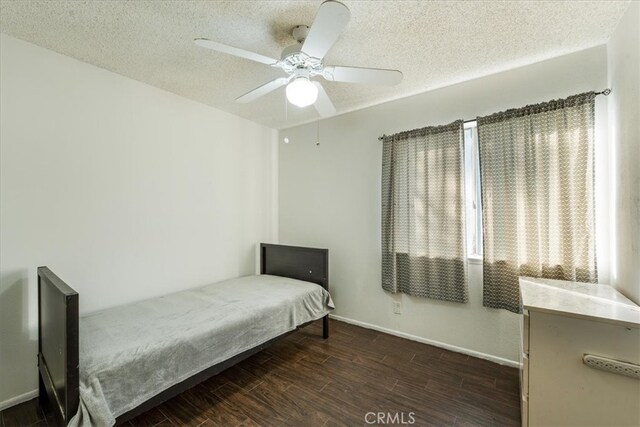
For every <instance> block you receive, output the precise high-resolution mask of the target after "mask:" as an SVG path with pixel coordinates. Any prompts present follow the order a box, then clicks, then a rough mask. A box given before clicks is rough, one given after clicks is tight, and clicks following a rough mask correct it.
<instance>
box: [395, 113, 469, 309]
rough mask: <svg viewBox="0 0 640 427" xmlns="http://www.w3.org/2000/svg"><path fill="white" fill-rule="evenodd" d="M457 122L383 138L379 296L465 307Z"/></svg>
mask: <svg viewBox="0 0 640 427" xmlns="http://www.w3.org/2000/svg"><path fill="white" fill-rule="evenodd" d="M463 127H464V126H463V122H462V120H460V121H456V122H454V123H451V124H449V125H446V126H437V127H427V128H424V129H417V130H412V131H408V132H403V133H399V134H396V135H392V136H387V137H385V138H384V141H383V156H382V288H383V289H384V290H386V291H389V292H393V293H397V292H403V293H406V294H409V295H415V296H420V297H426V298H433V299H439V300H446V301H455V302H467V300H468V292H467V274H466V262H465V261H466V260H465V248H464V245H465V236H464V230H465V226H464V212H465V210H464V176H463V173H464V129H463Z"/></svg>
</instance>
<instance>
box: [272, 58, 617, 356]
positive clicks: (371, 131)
mask: <svg viewBox="0 0 640 427" xmlns="http://www.w3.org/2000/svg"><path fill="white" fill-rule="evenodd" d="M606 83H607V76H606V49H605V47H604V46H600V47H596V48H592V49H589V50H586V51H582V52H578V53H575V54H571V55H567V56H564V57H560V58H556V59H552V60H549V61H545V62H541V63H537V64H534V65H530V66H527V67H523V68H518V69H515V70H511V71H507V72H504V73H500V74H496V75H492V76H488V77H484V78H480V79H477V80H473V81H469V82H465V83H461V84H457V85H454V86H450V87H446V88H442V89H438V90H434V91H430V92H427V93H423V94H420V95H416V96H412V97H409V98H404V99H400V100H396V101H392V102H389V103H386V104H382V105H378V106H374V107H371V108H367V109H364V110H360V111H356V112H352V113H348V114H344V115H341V116H337V117H333V118H329V119H326V120H323V121H321V122H320V135H321V145H320V146H318V147H317V146H316V145H315V144H314V142H315V139H316V137H315V135H316V124H315V123H312V124H307V125H302V126H298V127H295V128H291V129H286V130H282V131H280V133H279V137H280V140H282V139H283V138H284V137H288V138H289V139H290V141H291V142H290V143H289V144H282V142H281V143H280V144H281V145H280V150H279V158H280V161H279V201H280V208H279V215H280V242H282V243H290V244H300V245H309V246H320V247H327V248H329V253H330V272H331V273H330V274H331V276H330V287H331V293H332V295H333V296H334V299H335V303H336V307H337V309H336V312H335V313H336V315H339V316H343V317H346V318H350V319H353V320H356V321H359V322H365V323H368V324H371V325H374V326H375V327H378V328H387V329H391V330H394V331H398V332H401V333H405V334H411V335H414V336H416V337H418V338H420V339H424V340H432V341H438V342H441V343H444V344H447V345H449V346H457V347H460V348H462V349H466V350H468V351H471V352H479V353H483V354H485V355H489V356H493V357H494V358H502V359H507V360H510V361H515V360H517V359H518V349H519V344H518V339H519V338H518V337H519V326H518V319H519V317H518V316H517V315H515V314H513V313H510V312H507V311H504V310H494V309H489V308H485V307H482V266H481V265H477V264H472V265H470V267H469V288H470V301H469V303H468V304H456V303H447V302H439V301H434V300H428V299H420V298H413V297H409V296H406V295H398V296H393V295H391V294H388V293H385V292H384V291H383V290H382V289H381V286H380V258H381V252H380V240H381V238H380V215H381V214H380V197H381V195H380V192H381V190H380V176H381V157H382V145H381V143H380V142H378V139H377V138H378V136H379V135H382V134H383V133H387V134H391V133H394V132H398V131H402V130H407V129H413V128H417V127H422V126H426V125H437V124H445V123H449V122H451V121H453V120H455V119H460V118H463V119H471V118H474V117H476V116H477V115H485V114H489V113H493V112H497V111H500V110H503V109H506V108H509V107H520V106H524V105H526V104H530V103H535V102H542V101H547V100H550V99H554V98H559V97H565V96H569V95H573V94H576V93H580V92H584V91H590V90H601V89H604V87H605V86H606ZM606 104H607V103H606V99H605V98H604V97H601V96H600V97H598V98H597V105H596V108H597V125H596V126H597V132H598V141H597V149H596V150H597V153H596V155H597V162H598V165H597V167H598V171H599V172H598V173H599V176H598V179H597V192H598V197H599V200H601V201H604V203H598V208H597V209H598V210H597V216H598V224H599V225H598V237H599V242H598V245H599V250H598V256H599V261H598V264H599V267H600V277H601V280H602V281H604V282H608V279H609V271H608V259H607V258H608V252H609V246H608V245H609V242H608V240H607V237H608V233H607V232H606V225H607V224H608V220H609V219H608V208H607V206H608V203H607V202H606V201H607V197H608V195H607V194H606V191H607V189H608V181H607V170H606V168H607V164H608V159H607V150H606V118H607V114H606ZM396 299H397V300H400V301H402V305H403V313H402V314H401V315H394V314H393V312H392V301H393V300H396Z"/></svg>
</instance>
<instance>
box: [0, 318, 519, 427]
mask: <svg viewBox="0 0 640 427" xmlns="http://www.w3.org/2000/svg"><path fill="white" fill-rule="evenodd" d="M331 327H332V330H331V337H330V338H329V339H328V340H326V341H324V340H322V338H321V324H320V323H319V322H316V324H313V325H310V326H309V327H307V328H305V329H303V330H301V331H298V332H296V333H294V334H291V335H290V336H288V337H287V338H286V339H284V340H282V341H281V342H279V343H277V344H275V345H274V346H273V347H270V348H269V349H267V350H265V351H263V352H261V353H258V354H257V355H255V356H253V357H251V358H250V359H247V360H246V361H244V362H242V363H240V364H239V365H236V366H234V367H232V368H230V369H228V370H227V371H225V372H223V373H222V374H220V375H217V376H215V377H213V378H211V379H210V380H208V381H206V382H204V383H202V384H200V385H198V386H196V387H194V388H193V389H191V390H189V391H187V392H185V393H183V394H181V395H179V396H177V397H175V398H173V399H171V400H169V401H167V402H165V403H163V404H162V405H160V406H158V407H156V408H155V409H152V410H151V411H149V412H146V413H145V414H143V415H141V416H139V417H138V418H136V419H134V420H132V421H131V422H130V423H127V425H135V426H183V425H184V426H194V427H196V426H265V427H266V426H274V425H276V426H280V425H287V426H356V425H361V426H362V425H368V424H367V423H366V421H376V414H373V415H371V414H370V415H368V418H367V420H365V416H367V415H366V414H367V413H369V412H374V413H378V412H382V413H383V414H386V413H389V414H390V415H389V416H390V417H391V418H386V419H384V420H382V421H385V422H386V424H383V423H378V425H401V424H402V421H404V422H405V423H410V422H411V421H412V420H414V421H415V422H414V423H413V425H418V426H489V425H490V426H516V425H519V422H520V406H519V404H520V400H519V395H518V372H517V370H516V369H514V368H508V367H505V366H500V365H497V364H495V363H491V362H488V361H486V360H482V359H477V358H473V357H469V356H466V355H463V354H460V353H454V352H450V351H447V350H442V349H440V348H437V347H433V346H429V345H426V344H420V343H417V342H414V341H409V340H405V339H402V338H398V337H394V336H391V335H387V334H383V333H379V332H376V331H372V330H369V329H363V328H359V327H356V326H353V325H349V324H346V323H342V322H337V321H333V320H332V321H331ZM396 414H397V415H396ZM394 417H397V418H394ZM400 417H404V418H400ZM48 421H50V420H48V419H47V417H46V416H45V414H43V413H42V411H41V410H40V409H39V407H38V405H37V400H36V399H34V400H31V401H29V402H26V403H23V404H21V405H17V406H14V407H12V408H9V409H7V410H5V411H3V412H2V413H0V424H1V425H2V426H5V427H9V426H46V425H48Z"/></svg>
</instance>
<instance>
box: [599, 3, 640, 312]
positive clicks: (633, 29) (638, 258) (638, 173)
mask: <svg viewBox="0 0 640 427" xmlns="http://www.w3.org/2000/svg"><path fill="white" fill-rule="evenodd" d="M607 50H608V64H609V66H608V69H609V85H610V87H611V89H613V92H612V93H611V95H610V96H609V117H610V119H609V120H610V121H609V123H610V126H609V138H610V141H611V152H612V156H611V170H612V171H613V174H612V175H613V179H612V180H611V188H612V191H611V194H612V203H611V204H612V206H613V209H612V213H611V218H612V230H613V232H614V233H613V234H614V237H613V239H612V240H613V241H612V245H611V248H612V257H611V259H612V261H613V262H612V266H611V273H612V274H611V276H612V283H613V284H614V286H616V288H618V290H619V291H620V292H622V293H623V294H625V295H626V296H627V297H628V298H630V299H632V300H633V301H635V302H636V303H638V304H640V165H639V163H640V3H638V2H632V3H631V5H630V6H629V9H628V10H627V12H626V14H625V15H624V16H623V17H622V20H621V21H620V23H619V24H618V27H617V28H616V31H615V32H614V34H613V36H612V37H611V39H610V40H609V44H608V46H607Z"/></svg>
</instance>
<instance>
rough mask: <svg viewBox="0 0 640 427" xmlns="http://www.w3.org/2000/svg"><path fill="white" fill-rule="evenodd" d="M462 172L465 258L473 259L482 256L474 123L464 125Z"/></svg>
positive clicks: (479, 195) (478, 176)
mask: <svg viewBox="0 0 640 427" xmlns="http://www.w3.org/2000/svg"><path fill="white" fill-rule="evenodd" d="M464 170H465V174H464V176H465V178H464V179H465V183H464V184H465V210H466V226H467V230H466V231H467V256H468V257H472V258H473V257H480V256H482V196H481V193H480V159H479V156H478V128H477V126H476V122H475V121H472V122H467V123H465V124H464Z"/></svg>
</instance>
